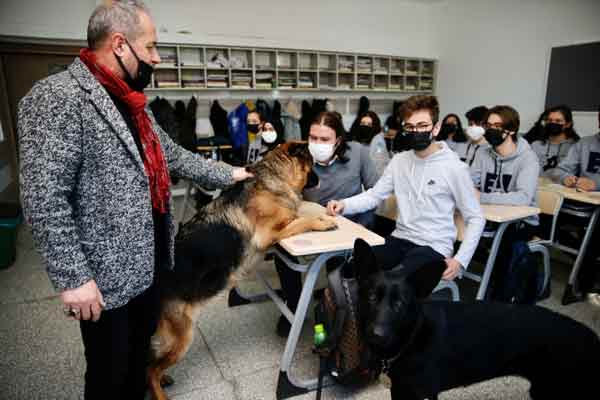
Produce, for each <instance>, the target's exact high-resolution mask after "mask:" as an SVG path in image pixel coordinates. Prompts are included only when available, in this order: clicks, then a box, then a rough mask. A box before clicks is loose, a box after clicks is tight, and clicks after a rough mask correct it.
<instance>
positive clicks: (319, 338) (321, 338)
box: [315, 324, 327, 347]
mask: <svg viewBox="0 0 600 400" xmlns="http://www.w3.org/2000/svg"><path fill="white" fill-rule="evenodd" d="M326 339H327V333H325V327H324V326H323V324H317V325H315V346H317V347H319V346H321V345H322V344H323V343H325V340H326Z"/></svg>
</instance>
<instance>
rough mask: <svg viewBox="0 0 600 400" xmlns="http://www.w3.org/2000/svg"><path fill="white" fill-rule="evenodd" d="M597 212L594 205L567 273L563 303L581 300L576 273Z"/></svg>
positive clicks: (594, 225) (599, 209) (598, 210)
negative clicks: (569, 271)
mask: <svg viewBox="0 0 600 400" xmlns="http://www.w3.org/2000/svg"><path fill="white" fill-rule="evenodd" d="M599 214H600V207H596V209H595V210H594V213H593V214H592V217H591V218H590V222H589V223H588V227H587V229H586V230H585V235H584V236H583V243H581V247H580V248H579V252H578V253H577V258H576V259H575V264H574V265H573V269H572V270H571V275H569V282H568V283H567V286H566V287H565V291H564V293H563V297H562V304H563V305H567V304H571V303H575V302H576V301H581V300H583V294H582V293H580V292H579V291H578V290H577V274H578V273H579V270H580V269H581V264H582V263H583V258H584V257H585V252H586V250H587V248H588V244H589V242H590V240H591V239H592V234H593V233H594V228H595V227H596V222H597V221H598V215H599ZM596 245H597V244H596Z"/></svg>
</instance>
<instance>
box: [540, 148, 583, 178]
mask: <svg viewBox="0 0 600 400" xmlns="http://www.w3.org/2000/svg"><path fill="white" fill-rule="evenodd" d="M574 143H575V142H574V141H573V140H572V139H567V140H565V141H563V142H561V143H557V144H552V143H550V142H549V141H546V140H536V141H535V142H533V143H532V144H531V149H532V150H533V151H534V153H535V155H536V156H537V158H538V161H539V163H540V176H544V177H547V178H554V177H558V176H559V174H560V172H559V169H558V168H557V167H558V164H560V163H561V162H562V160H564V159H565V158H566V157H567V154H568V153H569V149H570V148H571V146H572V145H573V144H574Z"/></svg>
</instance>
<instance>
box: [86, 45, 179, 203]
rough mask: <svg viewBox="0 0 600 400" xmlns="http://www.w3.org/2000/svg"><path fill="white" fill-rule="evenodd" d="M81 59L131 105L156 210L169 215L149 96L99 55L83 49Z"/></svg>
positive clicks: (165, 170)
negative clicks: (122, 76) (112, 69)
mask: <svg viewBox="0 0 600 400" xmlns="http://www.w3.org/2000/svg"><path fill="white" fill-rule="evenodd" d="M79 58H80V59H81V61H83V63H84V64H85V65H86V66H87V67H88V69H89V70H90V72H91V73H92V74H93V75H94V77H96V79H97V80H98V82H100V84H101V85H102V86H104V88H105V89H106V90H108V91H109V92H110V93H112V94H113V95H114V96H116V97H117V98H119V99H120V100H121V101H123V102H124V103H125V104H127V107H128V108H129V111H130V112H131V116H132V119H133V124H134V125H135V127H136V129H137V131H138V133H139V135H140V140H141V142H142V148H143V149H144V168H145V170H146V174H147V175H148V181H149V182H150V196H151V198H152V208H154V209H155V210H157V211H159V212H161V213H163V214H164V213H166V212H167V206H168V203H169V196H170V191H169V186H170V183H171V180H170V178H169V170H168V168H167V163H166V161H165V156H164V154H163V151H162V148H161V147H160V142H159V140H158V136H157V135H156V133H155V132H154V131H153V130H152V123H151V122H150V117H148V114H146V110H145V109H144V108H145V107H146V95H144V94H143V93H140V92H136V91H134V90H132V89H131V88H130V87H129V85H127V83H125V81H124V80H123V79H121V78H119V77H118V76H116V75H115V74H114V73H112V71H110V70H109V69H108V68H106V67H105V66H103V65H101V64H100V63H98V60H97V58H96V55H95V54H94V53H93V52H92V51H91V50H90V49H81V52H80V53H79Z"/></svg>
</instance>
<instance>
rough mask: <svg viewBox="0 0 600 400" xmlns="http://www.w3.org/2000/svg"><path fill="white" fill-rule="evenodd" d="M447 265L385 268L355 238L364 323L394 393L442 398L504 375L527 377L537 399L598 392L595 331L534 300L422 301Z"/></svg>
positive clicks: (599, 357) (599, 350)
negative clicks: (516, 302)
mask: <svg viewBox="0 0 600 400" xmlns="http://www.w3.org/2000/svg"><path fill="white" fill-rule="evenodd" d="M444 268H445V265H444V263H443V262H441V263H438V264H435V265H426V266H423V267H422V268H420V269H419V270H417V271H415V272H409V273H406V272H405V271H402V268H401V267H396V268H394V269H393V270H389V271H382V270H380V269H379V268H378V266H377V264H376V261H375V256H374V254H373V251H372V249H371V248H370V247H369V245H368V244H367V243H366V242H364V241H362V240H360V239H359V240H357V241H356V242H355V245H354V271H355V273H356V274H357V280H358V286H359V315H360V318H361V329H362V333H363V334H364V338H365V340H366V341H367V343H368V346H369V347H370V348H371V349H372V350H373V352H374V353H375V354H377V355H378V357H379V358H381V360H382V364H383V367H384V370H386V369H387V374H388V375H389V377H390V380H391V382H392V386H391V397H392V399H394V400H411V399H425V398H429V399H437V396H438V393H440V392H442V391H444V390H448V389H452V388H456V387H460V386H466V385H470V384H472V383H476V382H481V381H485V380H488V379H492V378H495V377H500V376H506V375H518V376H521V377H523V378H525V379H527V380H529V382H530V383H531V386H530V389H529V393H530V396H531V398H533V399H576V398H593V397H596V396H597V395H598V383H597V381H598V363H599V362H600V340H599V339H598V336H597V335H596V334H595V333H594V332H593V331H592V330H590V329H589V328H587V327H586V326H584V325H583V324H581V323H579V322H576V321H574V320H573V319H571V318H568V317H565V316H562V315H559V314H557V313H555V312H552V311H550V310H547V309H545V308H542V307H537V306H530V305H512V304H503V303H483V302H474V303H466V302H464V303H461V302H444V301H432V300H429V301H424V299H425V298H427V297H428V296H429V294H430V293H431V291H432V290H433V288H434V287H435V286H436V284H437V283H438V282H439V280H440V277H441V275H442V272H443V270H444ZM593 393H596V395H594V394H593Z"/></svg>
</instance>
